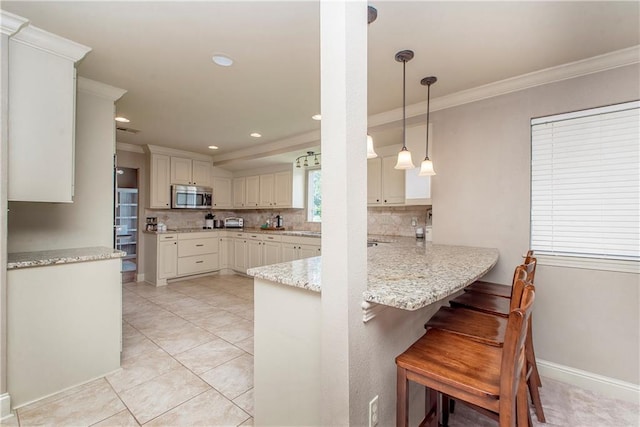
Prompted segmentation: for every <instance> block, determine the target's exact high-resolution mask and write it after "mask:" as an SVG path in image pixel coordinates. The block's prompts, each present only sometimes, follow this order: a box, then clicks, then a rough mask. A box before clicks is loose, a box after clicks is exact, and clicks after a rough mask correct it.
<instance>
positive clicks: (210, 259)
mask: <svg viewBox="0 0 640 427" xmlns="http://www.w3.org/2000/svg"><path fill="white" fill-rule="evenodd" d="M218 268H219V266H218V254H206V255H194V256H187V257H182V258H178V276H184V275H187V274H195V273H204V272H207V271H213V270H217V269H218Z"/></svg>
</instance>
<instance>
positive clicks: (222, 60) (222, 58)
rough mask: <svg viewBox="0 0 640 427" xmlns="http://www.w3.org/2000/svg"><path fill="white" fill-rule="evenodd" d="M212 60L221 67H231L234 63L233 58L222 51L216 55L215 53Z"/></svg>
mask: <svg viewBox="0 0 640 427" xmlns="http://www.w3.org/2000/svg"><path fill="white" fill-rule="evenodd" d="M212 60H213V62H215V63H216V64H218V65H220V66H221V67H230V66H231V65H233V59H231V58H229V57H228V56H227V55H223V54H221V53H216V54H215V55H213V58H212Z"/></svg>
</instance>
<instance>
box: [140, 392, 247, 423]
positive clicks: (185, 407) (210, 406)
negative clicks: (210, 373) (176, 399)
mask: <svg viewBox="0 0 640 427" xmlns="http://www.w3.org/2000/svg"><path fill="white" fill-rule="evenodd" d="M248 418H249V415H248V414H247V413H246V412H244V411H243V410H241V409H240V408H238V407H237V406H236V405H234V404H233V403H231V402H230V401H229V400H228V399H226V398H225V397H224V396H222V395H221V394H220V393H218V392H217V391H215V390H209V391H207V392H205V393H202V394H200V395H199V396H196V397H194V398H193V399H191V400H189V401H188V402H185V403H183V404H182V405H180V406H178V407H176V408H174V409H172V410H170V411H169V412H167V413H165V414H163V415H162V416H160V417H158V418H156V419H154V420H152V421H151V422H149V423H148V424H145V425H147V426H171V427H191V426H237V425H238V424H240V423H242V422H244V421H246V420H247V419H248Z"/></svg>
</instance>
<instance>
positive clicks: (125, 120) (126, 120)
mask: <svg viewBox="0 0 640 427" xmlns="http://www.w3.org/2000/svg"><path fill="white" fill-rule="evenodd" d="M130 121H131V120H129V119H127V118H126V117H121V116H118V117H116V122H121V123H129V122H130Z"/></svg>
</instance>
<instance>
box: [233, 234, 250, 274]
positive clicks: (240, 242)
mask: <svg viewBox="0 0 640 427" xmlns="http://www.w3.org/2000/svg"><path fill="white" fill-rule="evenodd" d="M233 269H234V270H236V271H239V272H241V273H246V272H247V239H246V238H244V237H237V235H236V237H234V239H233Z"/></svg>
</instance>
